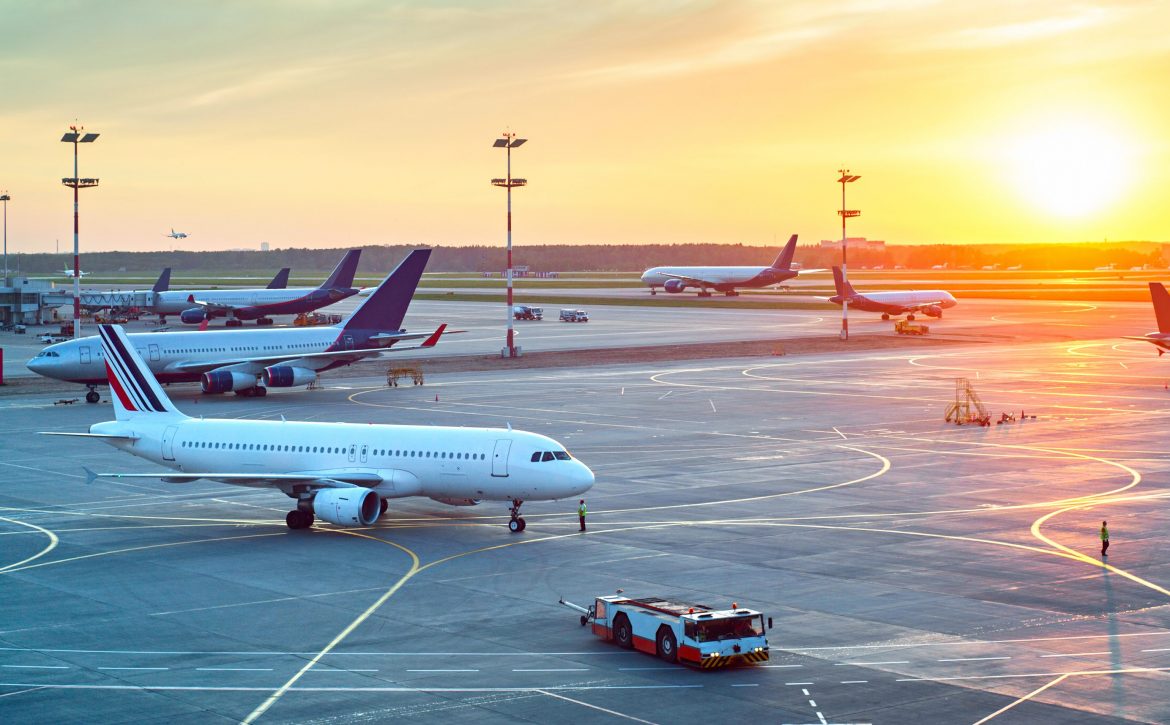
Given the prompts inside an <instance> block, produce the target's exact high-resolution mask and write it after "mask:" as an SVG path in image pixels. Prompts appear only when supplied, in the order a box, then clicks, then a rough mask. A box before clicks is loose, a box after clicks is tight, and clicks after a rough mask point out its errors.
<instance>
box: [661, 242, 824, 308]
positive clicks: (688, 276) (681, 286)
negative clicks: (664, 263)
mask: <svg viewBox="0 0 1170 725" xmlns="http://www.w3.org/2000/svg"><path fill="white" fill-rule="evenodd" d="M795 251H796V235H795V234H793V235H792V236H791V237H789V238H788V243H787V244H785V245H784V249H783V250H781V251H780V256H778V257H776V261H775V262H773V263H772V265H771V266H769V267H653V268H651V269H648V270H646V271H645V272H643V273H642V282H643V283H645V284H647V285H649V286H650V294H652V295H653V294H658V291H657V288H658V287H661V288H662V289H664V290H666V291H667V292H671V293H677V292H682V291H683V290H685V289H686V288H687V287H698V288H699V296H700V297H710V296H711V292H710V290H717V291H719V292H723V293H724V294H726V295H727V296H728V297H735V296H737V295H738V294H739V293H738V292H736V291H735V290H736V288H737V287H751V288H758V287H770V286H772V285H774V284H779V283H780V282H783V281H784V280H786V279H792V278H793V277H795V276H796V275H797V274H798V271H797V270H796V269H794V268H793V266H792V255H793V253H794V252H795ZM807 271H811V270H807Z"/></svg>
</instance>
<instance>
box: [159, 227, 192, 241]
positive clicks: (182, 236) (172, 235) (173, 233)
mask: <svg viewBox="0 0 1170 725" xmlns="http://www.w3.org/2000/svg"><path fill="white" fill-rule="evenodd" d="M163 236H164V237H170V238H171V239H186V238H187V233H186V232H176V231H175V228H174V227H171V233H170V234H164V235H163Z"/></svg>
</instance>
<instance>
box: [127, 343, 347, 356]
mask: <svg viewBox="0 0 1170 725" xmlns="http://www.w3.org/2000/svg"><path fill="white" fill-rule="evenodd" d="M331 344H332V343H331V342H303V343H297V344H294V345H248V346H241V347H169V348H167V349H166V350H164V351H163V352H165V353H168V354H174V353H191V352H261V351H272V350H308V349H310V348H321V349H322V350H324V349H326V348H328V347H329V346H330V345H331ZM138 352H139V354H142V351H141V350H139V351H138Z"/></svg>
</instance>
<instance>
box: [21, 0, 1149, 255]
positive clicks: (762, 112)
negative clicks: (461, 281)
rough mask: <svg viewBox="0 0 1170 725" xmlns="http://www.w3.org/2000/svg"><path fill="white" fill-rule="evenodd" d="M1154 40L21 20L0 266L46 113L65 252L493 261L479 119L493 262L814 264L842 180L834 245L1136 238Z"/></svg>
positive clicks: (685, 20)
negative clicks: (509, 145)
mask: <svg viewBox="0 0 1170 725" xmlns="http://www.w3.org/2000/svg"><path fill="white" fill-rule="evenodd" d="M1168 21H1170V7H1165V6H1160V5H1157V4H1154V5H1151V4H1147V3H1141V2H1119V3H1111V4H1109V5H1107V6H1100V7H1097V6H1093V5H1077V4H1074V5H1071V6H1070V5H1069V4H1067V3H1056V2H1052V1H1050V0H1043V1H1042V2H1037V3H1029V4H1027V5H1026V6H1020V5H1019V4H1017V3H1010V2H1004V1H996V2H992V3H990V4H989V3H983V4H979V5H977V6H972V5H970V4H967V3H959V2H937V3H922V2H919V1H917V0H901V1H900V2H894V3H856V2H829V3H824V2H818V3H813V2H803V1H802V2H783V3H773V2H763V1H760V2H746V1H741V2H725V3H710V2H686V1H680V2H675V3H663V4H655V5H653V6H642V5H639V4H626V3H622V2H605V3H600V4H591V5H587V6H581V5H577V4H571V3H555V2H554V3H535V2H509V3H506V4H501V5H492V6H481V5H480V4H478V3H472V2H451V3H447V4H445V5H442V6H432V5H429V4H425V5H419V6H414V5H386V4H384V3H380V2H360V1H359V2H353V3H347V4H345V5H344V6H334V5H332V4H325V5H317V4H301V3H296V4H291V5H290V4H289V3H286V2H275V1H274V0H265V1H262V2H261V1H258V2H255V3H249V4H247V5H233V4H230V3H218V2H194V3H188V4H184V5H174V6H172V5H156V4H151V3H140V2H122V3H117V4H111V5H101V6H96V5H88V4H82V5H72V4H67V3H62V2H47V3H42V4H37V5H24V4H19V5H15V6H13V7H12V8H10V10H9V12H8V14H7V16H6V22H5V25H4V28H3V29H2V30H0V38H3V39H4V41H5V42H4V49H3V50H2V51H0V63H2V64H3V66H4V67H5V69H6V73H5V78H6V81H7V82H8V83H7V85H8V88H7V89H6V90H7V93H6V104H5V109H4V111H3V113H4V118H5V121H6V127H7V131H8V133H6V134H5V138H4V140H3V141H0V154H2V156H3V158H5V160H6V161H7V162H8V163H7V164H6V165H5V168H4V169H3V170H0V191H7V192H8V193H9V194H10V195H11V196H12V200H11V201H9V202H8V204H7V207H8V208H7V212H8V213H7V217H8V219H7V238H8V252H9V255H14V254H25V253H29V254H53V253H56V252H55V243H54V240H59V241H60V242H61V247H60V248H61V252H60V253H61V254H62V255H69V254H71V253H72V223H73V220H72V193H71V192H70V190H69V189H67V188H65V187H64V186H62V185H61V178H62V177H67V176H72V175H73V167H72V161H73V160H72V151H73V150H72V148H70V145H69V144H65V143H61V142H60V141H59V139H60V137H61V135H62V134H63V133H64V132H65V131H66V130H67V129H68V126H69V125H70V124H72V123H74V122H78V123H80V124H81V125H84V126H85V127H86V130H88V131H92V132H97V133H99V134H101V136H100V137H99V139H98V140H97V142H96V143H93V144H86V145H83V146H82V147H81V149H80V168H79V174H80V175H81V176H82V177H97V178H100V179H101V185H100V186H99V187H98V188H96V189H87V190H83V191H82V192H81V254H82V256H83V257H84V255H85V254H86V253H88V252H99V251H102V252H104V251H131V252H147V251H152V252H156V251H200V252H201V251H224V250H228V249H245V250H249V251H251V250H252V249H255V250H258V248H259V246H260V244H261V243H268V244H269V245H270V246H271V248H272V249H273V250H276V249H281V248H284V249H304V248H309V249H334V248H341V247H353V246H368V245H401V244H419V245H426V246H447V247H464V246H476V245H482V246H489V247H490V246H499V247H500V248H502V247H503V246H504V239H505V199H504V197H505V194H504V192H503V191H501V190H500V189H498V188H494V187H492V186H491V184H490V179H492V178H493V177H501V176H504V175H505V159H504V153H503V152H502V151H501V150H500V149H496V148H492V142H493V140H495V139H496V138H498V137H499V135H500V133H501V132H503V131H504V130H505V129H510V130H512V131H514V132H516V133H517V134H518V135H519V136H520V137H523V138H527V139H528V140H529V141H528V143H527V144H525V145H524V146H523V147H520V148H518V149H516V150H515V151H514V153H513V159H512V162H513V167H512V169H513V174H514V175H515V176H518V177H523V178H527V179H528V180H529V186H528V187H526V188H523V189H519V190H517V191H516V192H515V197H514V199H513V211H514V228H515V233H514V237H513V242H514V245H515V246H517V247H522V246H541V245H548V246H565V245H580V244H599V245H636V244H637V245H643V244H742V245H744V246H749V247H776V246H780V245H781V244H782V243H783V240H784V239H786V238H787V236H788V235H789V234H791V233H798V234H800V236H801V240H802V242H801V243H802V245H803V244H810V245H815V244H817V243H818V242H819V241H820V240H821V239H839V238H840V228H841V226H840V220H839V218H838V216H837V210H838V209H839V208H840V206H841V185H840V184H837V183H835V181H836V178H837V176H838V174H837V170H838V169H839V168H842V167H845V168H848V169H850V170H851V172H852V173H854V174H859V175H860V176H861V179H860V180H859V181H858V182H857V183H854V184H850V185H849V189H848V206H849V208H852V209H860V210H861V212H862V214H861V216H860V217H858V218H856V219H851V220H850V222H849V230H848V231H849V236H850V237H867V238H869V239H875V240H885V241H886V243H887V244H888V245H891V246H919V245H928V244H955V245H990V244H1004V245H1010V244H1123V243H1141V242H1139V241H1138V240H1150V243H1154V244H1158V243H1160V242H1157V241H1154V240H1157V239H1159V238H1161V237H1165V236H1166V231H1165V230H1166V229H1167V226H1168V224H1167V222H1170V211H1168V210H1167V209H1166V205H1165V204H1164V203H1163V201H1162V199H1161V195H1162V193H1161V190H1162V189H1163V188H1165V187H1166V186H1167V182H1170V141H1168V139H1170V134H1167V123H1166V120H1165V117H1164V112H1163V109H1162V108H1161V105H1162V104H1161V100H1160V99H1161V98H1162V97H1163V96H1164V91H1163V82H1164V79H1165V78H1166V77H1168V76H1170V39H1167V38H1166V37H1165V34H1164V33H1163V32H1162V30H1161V29H1162V28H1164V27H1165V26H1166V25H1167V23H1168ZM171 229H174V230H176V231H179V232H186V233H188V234H189V235H190V236H189V237H188V238H187V239H183V240H171V239H167V238H166V237H165V235H166V234H167V233H168V232H170V231H171ZM1093 239H1105V240H1108V239H1125V240H1134V241H1130V242H1110V241H1091V240H1093ZM419 240H425V241H419ZM547 240H555V241H547ZM598 240H604V241H598ZM82 266H83V268H84V262H83V265H82Z"/></svg>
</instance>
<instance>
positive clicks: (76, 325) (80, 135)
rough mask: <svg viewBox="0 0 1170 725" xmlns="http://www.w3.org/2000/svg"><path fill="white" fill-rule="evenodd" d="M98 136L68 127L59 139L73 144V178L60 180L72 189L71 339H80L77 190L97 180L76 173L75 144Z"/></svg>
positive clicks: (79, 262) (75, 127)
mask: <svg viewBox="0 0 1170 725" xmlns="http://www.w3.org/2000/svg"><path fill="white" fill-rule="evenodd" d="M98 135H99V134H96V133H90V132H86V130H85V127H84V126H70V127H69V133H67V134H65V135H64V136H62V137H61V141H62V143H71V144H73V176H72V177H69V178H65V179H61V183H62V184H64V185H65V186H68V187H70V188H72V189H73V337H74V338H75V339H76V338H78V337H81V260H80V258H79V257H78V252H77V237H78V227H79V225H78V221H79V220H78V214H77V193H78V189H88V188H90V187H94V186H97V185H98V180H97V179H82V178H80V176H79V174H78V173H77V144H80V143H93V142H94V141H96V140H97V137H98Z"/></svg>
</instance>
